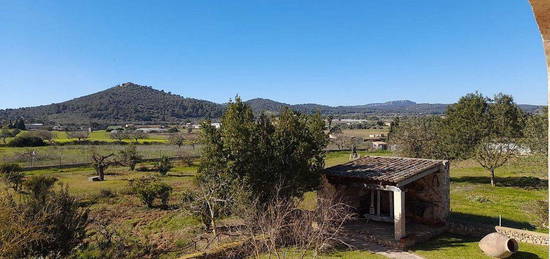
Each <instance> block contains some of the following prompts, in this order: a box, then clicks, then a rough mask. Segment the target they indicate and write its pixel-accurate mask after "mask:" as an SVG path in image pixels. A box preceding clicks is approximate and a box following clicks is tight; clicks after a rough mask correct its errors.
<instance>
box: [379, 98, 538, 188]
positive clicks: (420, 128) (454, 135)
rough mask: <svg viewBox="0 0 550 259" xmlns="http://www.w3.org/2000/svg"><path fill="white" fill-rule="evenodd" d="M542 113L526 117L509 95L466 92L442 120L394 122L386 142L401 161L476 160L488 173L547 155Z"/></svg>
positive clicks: (426, 119) (411, 119) (440, 118)
mask: <svg viewBox="0 0 550 259" xmlns="http://www.w3.org/2000/svg"><path fill="white" fill-rule="evenodd" d="M547 132H548V117H547V109H546V108H545V109H544V110H542V111H541V112H540V113H537V114H526V113H524V112H523V111H522V110H521V109H520V108H519V107H518V105H517V104H516V103H515V102H514V100H513V98H512V96H509V95H504V94H498V95H496V96H494V98H492V99H491V98H488V97H485V96H483V95H481V94H479V93H471V94H468V95H466V96H464V97H462V98H460V100H459V101H458V102H457V103H456V104H453V105H451V106H449V107H448V109H447V111H446V113H445V115H444V116H443V117H437V116H429V117H416V118H406V119H399V118H397V119H395V121H394V122H393V123H392V126H391V128H390V133H389V136H388V138H389V142H390V143H392V144H395V145H397V146H398V152H399V153H400V154H401V155H403V156H408V157H418V158H435V159H469V158H474V159H476V160H477V161H478V162H479V163H480V164H481V165H482V166H483V167H484V168H486V169H487V170H489V171H490V172H491V176H492V177H491V182H492V183H493V184H494V170H495V168H498V167H500V166H502V165H504V164H505V163H506V162H507V161H508V160H509V159H510V158H511V157H513V156H514V155H515V154H517V153H518V152H525V153H527V152H531V153H541V154H545V155H546V154H547V149H548V144H547V143H548V142H547V139H548V135H547Z"/></svg>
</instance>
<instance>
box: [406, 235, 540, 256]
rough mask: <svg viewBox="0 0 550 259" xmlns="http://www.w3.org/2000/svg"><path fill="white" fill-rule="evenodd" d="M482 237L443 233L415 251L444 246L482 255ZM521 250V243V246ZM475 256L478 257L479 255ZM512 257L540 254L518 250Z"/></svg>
mask: <svg viewBox="0 0 550 259" xmlns="http://www.w3.org/2000/svg"><path fill="white" fill-rule="evenodd" d="M480 239H481V238H478V237H469V236H460V235H455V234H449V233H447V234H443V235H441V236H439V237H437V238H435V239H432V240H430V241H428V242H425V243H421V244H418V245H416V246H415V247H414V250H415V251H437V250H440V249H443V248H446V249H448V248H455V249H457V251H458V250H460V249H462V251H464V255H465V256H466V255H467V254H470V255H471V253H472V251H474V250H477V251H478V252H479V254H480V256H481V255H482V254H483V252H482V251H481V249H480V248H479V240H480ZM519 249H520V250H521V249H522V248H521V245H520V247H519ZM475 258H478V257H477V256H476V257H475ZM484 258H485V257H484ZM508 258H512V259H519V258H521V259H539V258H541V257H540V256H538V255H536V254H533V253H530V252H525V251H518V252H516V253H515V254H513V255H512V256H511V257H508Z"/></svg>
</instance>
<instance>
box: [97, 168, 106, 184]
mask: <svg viewBox="0 0 550 259" xmlns="http://www.w3.org/2000/svg"><path fill="white" fill-rule="evenodd" d="M97 173H98V175H99V180H101V181H103V180H105V173H104V172H103V168H99V170H97Z"/></svg>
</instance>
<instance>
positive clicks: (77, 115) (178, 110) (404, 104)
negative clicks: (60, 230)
mask: <svg viewBox="0 0 550 259" xmlns="http://www.w3.org/2000/svg"><path fill="white" fill-rule="evenodd" d="M246 103H247V104H248V105H250V107H251V108H252V110H253V111H254V113H256V114H258V113H261V112H265V113H270V114H277V113H278V112H279V111H280V110H281V109H282V108H283V107H290V108H292V109H293V110H296V111H299V112H302V113H316V112H320V113H321V114H323V115H355V114H359V115H401V116H407V115H414V116H418V115H429V114H443V113H444V112H445V110H446V109H447V106H448V104H431V103H415V102H413V101H409V100H397V101H389V102H385V103H370V104H364V105H351V106H328V105H321V104H314V103H306V104H295V105H291V104H287V103H282V102H277V101H273V100H270V99H263V98H255V99H251V100H248V101H246ZM519 106H520V107H521V108H522V109H523V110H524V111H526V112H534V111H536V110H537V109H539V108H540V106H537V105H519ZM224 109H225V104H217V103H213V102H210V101H205V100H199V99H193V98H184V97H182V96H179V95H175V94H172V93H170V92H165V91H163V90H156V89H153V88H152V87H150V86H141V85H137V84H134V83H124V84H121V85H117V86H115V87H112V88H109V89H107V90H104V91H101V92H97V93H95V94H90V95H86V96H82V97H79V98H76V99H72V100H69V101H66V102H62V103H54V104H49V105H41V106H36V107H25V108H19V109H5V110H0V122H1V121H5V120H15V119H17V118H21V117H22V118H24V119H25V120H26V121H27V122H42V123H45V124H48V125H53V124H62V125H71V124H75V125H89V124H91V123H96V124H99V125H109V124H123V123H145V124H157V123H164V122H167V123H177V122H182V121H184V120H187V119H197V120H198V119H204V118H218V117H220V116H221V115H222V113H223V110H224Z"/></svg>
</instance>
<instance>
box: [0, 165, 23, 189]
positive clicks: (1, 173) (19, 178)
mask: <svg viewBox="0 0 550 259" xmlns="http://www.w3.org/2000/svg"><path fill="white" fill-rule="evenodd" d="M22 171H23V170H22V168H21V167H20V166H19V165H18V164H14V163H4V164H1V165H0V177H1V178H2V181H4V183H5V184H6V185H7V186H10V187H11V188H12V189H13V190H14V191H16V192H17V191H19V190H20V189H21V185H22V184H23V180H24V178H25V175H24V174H23V172H22Z"/></svg>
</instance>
